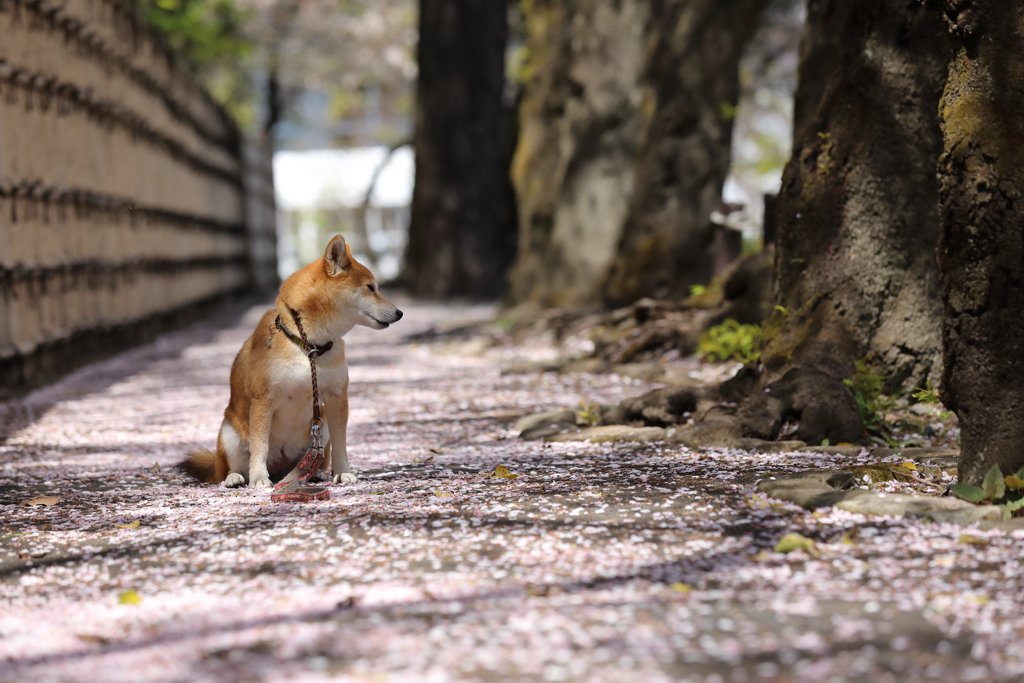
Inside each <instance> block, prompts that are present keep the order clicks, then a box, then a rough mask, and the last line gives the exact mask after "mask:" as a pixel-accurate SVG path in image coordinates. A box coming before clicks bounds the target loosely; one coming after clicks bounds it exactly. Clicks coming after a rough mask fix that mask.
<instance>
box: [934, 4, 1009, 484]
mask: <svg viewBox="0 0 1024 683" xmlns="http://www.w3.org/2000/svg"><path fill="white" fill-rule="evenodd" d="M945 13H946V18H947V20H948V22H949V29H950V35H951V38H952V42H953V47H954V50H953V52H952V60H951V61H950V63H949V82H948V85H947V86H946V91H945V93H944V96H943V99H942V106H941V109H940V113H941V117H942V130H943V134H944V143H945V144H944V151H943V153H942V157H941V159H940V162H939V183H940V185H939V197H940V202H941V206H940V212H941V218H942V239H941V243H940V248H939V268H940V273H941V275H942V294H943V301H944V303H945V320H944V325H943V334H942V340H943V356H944V360H945V371H944V374H943V383H942V385H943V402H944V403H945V404H946V406H947V407H948V408H949V409H950V410H952V411H954V412H955V413H956V414H957V416H958V417H959V418H960V438H961V457H960V479H961V481H964V482H969V483H979V482H980V480H981V479H982V477H984V475H985V472H986V471H988V469H989V468H990V467H991V466H992V465H993V464H998V465H999V466H1000V468H1001V469H1002V470H1003V473H1004V474H1009V473H1011V472H1016V471H1017V470H1018V469H1019V468H1020V467H1022V466H1024V285H1022V277H1024V263H1022V259H1024V202H1022V201H1021V195H1022V193H1024V117H1022V112H1024V51H1022V46H1024V9H1022V8H1021V6H1020V4H1019V3H1008V2H1005V1H1003V0H974V1H971V0H947V2H945Z"/></svg>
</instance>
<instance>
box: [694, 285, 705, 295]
mask: <svg viewBox="0 0 1024 683" xmlns="http://www.w3.org/2000/svg"><path fill="white" fill-rule="evenodd" d="M706 291H708V287H707V285H690V296H700V295H701V294H703V293H704V292H706Z"/></svg>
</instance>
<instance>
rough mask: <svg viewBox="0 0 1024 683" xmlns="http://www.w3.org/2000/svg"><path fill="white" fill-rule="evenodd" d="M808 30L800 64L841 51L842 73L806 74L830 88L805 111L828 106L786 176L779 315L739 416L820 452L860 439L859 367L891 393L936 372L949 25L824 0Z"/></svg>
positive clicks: (887, 7)
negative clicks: (786, 427) (853, 382)
mask: <svg viewBox="0 0 1024 683" xmlns="http://www.w3.org/2000/svg"><path fill="white" fill-rule="evenodd" d="M810 19H812V20H814V21H817V22H818V23H817V25H812V26H809V27H808V31H809V34H808V35H809V36H810V40H812V41H813V42H812V45H811V46H810V48H808V49H805V50H804V51H803V56H804V59H805V60H807V59H827V57H823V56H822V55H821V52H822V49H824V48H823V47H822V46H828V45H832V46H833V48H832V49H837V50H838V52H837V53H836V54H835V55H834V57H832V59H833V60H834V66H831V67H828V68H813V69H812V68H810V66H809V65H806V64H805V65H803V66H802V68H801V75H802V76H803V77H804V78H805V79H807V78H808V77H811V76H814V75H816V76H817V77H825V78H827V82H826V84H825V87H823V88H822V87H821V84H820V83H817V82H816V81H814V80H810V81H808V80H804V81H802V82H801V83H800V86H799V88H800V91H801V94H800V95H798V97H797V99H798V101H800V99H801V96H802V97H803V98H804V101H805V102H806V100H807V99H808V98H810V97H812V95H809V94H808V93H813V92H814V91H815V90H818V91H819V92H821V93H822V94H821V96H820V101H819V102H818V104H817V106H816V107H815V108H814V114H813V116H811V117H810V118H809V119H807V120H806V122H803V123H802V122H800V121H798V123H802V125H803V126H804V128H803V133H802V136H801V137H800V138H799V139H797V140H796V141H795V145H794V153H793V157H792V159H791V160H790V162H789V164H788V165H787V166H786V170H785V173H784V175H783V184H782V190H781V193H780V197H779V209H778V211H779V213H778V216H777V218H778V236H777V239H776V249H777V251H776V285H775V299H776V303H777V304H778V305H779V306H780V307H781V308H777V310H776V311H775V312H774V313H773V315H772V317H771V319H770V320H769V321H768V324H767V326H766V338H767V339H768V342H767V344H766V347H765V349H764V351H763V353H762V362H763V363H764V366H765V374H764V376H762V378H761V380H760V383H759V387H760V389H759V391H758V392H755V394H754V395H753V396H752V397H751V400H750V401H748V403H747V404H746V405H745V406H744V407H743V409H742V410H741V411H740V414H741V417H742V418H743V419H744V422H745V426H746V429H747V432H748V434H750V435H752V436H760V437H762V438H775V437H776V436H777V435H778V433H779V428H780V426H781V424H782V423H783V422H785V421H787V420H790V421H793V422H795V423H798V424H799V431H798V432H797V433H796V435H795V438H798V439H802V440H804V441H807V442H808V443H814V444H816V443H820V442H821V441H822V440H823V439H826V438H827V439H829V440H831V442H832V443H837V442H842V441H855V440H858V439H859V438H861V436H862V434H861V430H862V427H861V419H860V414H859V412H858V410H857V406H856V403H855V402H854V400H853V395H852V393H851V392H850V391H849V390H848V389H847V388H846V387H845V386H844V385H843V383H842V380H843V379H845V378H850V377H852V376H853V374H854V363H855V361H857V360H859V359H866V360H867V362H868V364H869V365H871V366H872V367H873V368H874V369H875V370H876V371H877V372H879V373H880V374H883V375H885V376H887V377H890V378H891V383H892V385H893V386H895V385H898V384H899V383H900V382H901V380H907V379H909V380H910V381H912V382H914V383H916V384H918V385H920V384H923V382H924V381H925V379H926V378H929V377H933V376H937V373H938V372H939V365H940V351H939V350H940V329H941V303H940V299H939V285H938V272H937V265H936V262H935V248H936V244H937V241H938V236H939V234H938V215H937V208H936V207H937V199H938V195H937V192H938V190H937V182H936V178H935V165H936V163H937V160H938V157H939V153H940V151H941V148H942V143H941V133H940V130H939V125H938V121H937V120H936V116H935V111H936V108H937V105H938V102H939V98H940V96H941V93H942V87H943V84H944V81H945V63H946V50H947V42H946V40H945V31H944V27H943V26H942V20H941V16H939V15H938V14H937V13H934V12H931V11H928V10H926V9H925V8H924V7H923V6H922V5H921V4H920V3H918V2H915V1H912V0H864V1H863V2H856V3H851V2H847V1H846V0H823V1H822V3H821V5H819V6H818V7H816V8H815V11H814V12H812V14H811V15H810ZM839 37H841V40H840V39H839ZM836 46H837V47H836ZM804 106H805V107H807V106H808V105H806V104H805V105H804ZM805 111H806V110H805ZM766 390H767V391H766ZM800 396H802V397H803V398H800ZM801 401H803V402H804V406H803V407H800V405H798V404H800V403H801Z"/></svg>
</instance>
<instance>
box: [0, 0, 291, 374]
mask: <svg viewBox="0 0 1024 683" xmlns="http://www.w3.org/2000/svg"><path fill="white" fill-rule="evenodd" d="M0 36H2V38H0V385H2V386H3V388H6V389H7V390H8V392H9V391H10V390H11V387H14V386H22V385H24V386H28V385H32V384H38V383H39V382H40V381H45V380H46V379H48V378H50V377H52V376H53V375H55V374H57V373H59V372H61V371H63V370H65V369H67V367H70V366H72V365H74V364H77V362H81V361H82V360H83V359H84V358H83V357H84V356H86V355H89V354H87V353H85V349H88V348H93V347H97V343H96V342H97V340H101V339H102V340H103V343H102V344H100V346H102V347H103V348H110V347H111V346H118V345H123V344H118V342H119V340H120V341H124V342H128V341H135V340H138V339H139V338H140V334H141V333H142V332H144V331H145V330H150V331H156V330H157V328H164V327H166V326H167V325H168V324H171V323H172V322H173V321H180V320H181V319H182V318H183V317H187V316H188V312H189V311H198V310H200V309H203V308H204V307H206V306H207V305H208V304H209V303H210V302H212V301H215V300H218V299H221V298H223V297H224V295H226V294H229V293H234V292H238V291H241V290H244V289H246V288H249V287H251V286H252V285H253V284H254V283H259V284H260V285H263V286H266V287H270V286H273V285H274V284H275V281H276V275H275V272H276V267H275V263H274V262H273V261H274V258H275V257H274V254H275V249H274V247H273V228H274V224H273V216H274V211H273V192H272V180H270V177H271V176H270V171H269V158H268V154H266V153H263V152H261V151H260V149H259V148H254V149H253V150H250V153H249V154H247V155H246V158H243V153H242V147H243V146H242V144H241V140H240V136H239V132H238V130H237V128H236V127H235V125H234V123H233V121H231V120H230V118H229V117H228V116H227V115H226V113H225V112H224V111H223V110H222V109H221V108H220V107H219V106H218V105H217V104H216V103H215V102H214V101H213V100H212V99H210V97H209V96H208V95H207V94H206V93H205V92H204V91H203V90H202V89H201V88H200V87H199V86H198V85H197V84H196V83H195V81H193V80H192V79H191V78H190V77H189V76H188V75H187V74H186V73H185V72H183V71H182V70H181V69H180V68H178V67H177V66H176V65H175V63H174V60H173V59H171V58H170V56H169V54H168V52H167V51H166V49H165V48H164V46H163V44H162V43H161V42H160V41H159V40H158V39H155V38H154V36H153V35H152V34H151V33H149V32H148V31H147V30H146V29H145V28H144V27H143V26H142V25H141V24H140V23H139V21H138V19H137V18H136V16H135V14H134V12H133V9H132V5H131V3H130V2H129V1H127V0H66V1H65V2H61V3H53V2H49V1H48V0H42V1H41V2H39V1H35V2H31V1H28V0H0ZM246 159H248V161H249V162H250V163H249V166H248V167H247V166H246V163H245V162H246ZM268 245H269V246H268ZM268 273H269V275H268ZM142 336H145V335H144V334H142ZM95 350H97V351H98V350H100V349H98V348H97V349H95ZM0 393H3V392H0Z"/></svg>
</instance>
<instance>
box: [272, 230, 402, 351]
mask: <svg viewBox="0 0 1024 683" xmlns="http://www.w3.org/2000/svg"><path fill="white" fill-rule="evenodd" d="M277 308H278V310H279V311H280V312H281V313H282V314H286V313H287V312H288V311H289V310H294V311H298V312H300V313H301V315H302V323H303V325H305V326H306V328H307V332H308V333H309V335H310V338H311V339H312V338H314V337H315V338H318V339H325V338H327V339H337V338H339V337H341V336H343V335H344V334H346V333H347V332H348V331H349V330H351V329H352V327H353V326H354V325H363V326H364V327H370V328H373V329H375V330H383V329H384V328H386V327H388V326H390V325H391V324H392V323H395V322H398V321H399V320H401V318H402V312H401V311H400V310H398V307H397V306H395V305H394V304H393V303H391V302H390V301H388V300H387V299H386V298H385V297H384V296H383V295H382V294H381V293H380V289H379V288H378V287H377V279H376V278H375V277H374V276H373V273H371V272H370V270H369V269H368V268H367V267H366V266H364V265H363V264H361V263H359V262H358V261H356V260H355V259H354V258H353V257H352V247H351V246H350V245H349V244H348V243H346V242H345V238H344V237H342V236H341V235H335V236H334V238H333V239H332V240H331V241H330V243H329V244H328V245H327V249H326V251H324V257H323V258H322V259H318V260H317V261H315V262H313V263H311V264H309V265H308V266H306V267H305V268H302V269H301V270H299V271H298V272H296V273H294V274H293V275H292V276H291V277H289V278H288V279H287V280H285V282H284V284H283V285H281V294H280V296H278V298H277ZM286 319H287V318H286Z"/></svg>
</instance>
